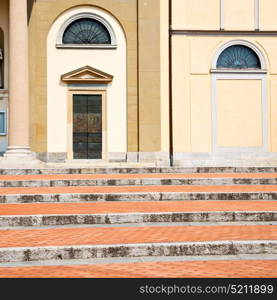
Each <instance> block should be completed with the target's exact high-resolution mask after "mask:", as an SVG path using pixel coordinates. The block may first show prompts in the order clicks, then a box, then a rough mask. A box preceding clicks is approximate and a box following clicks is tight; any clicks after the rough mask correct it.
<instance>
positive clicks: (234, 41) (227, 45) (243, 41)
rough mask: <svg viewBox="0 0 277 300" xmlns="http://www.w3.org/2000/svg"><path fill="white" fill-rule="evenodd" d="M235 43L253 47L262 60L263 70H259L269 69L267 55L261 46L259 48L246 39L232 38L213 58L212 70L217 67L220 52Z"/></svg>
mask: <svg viewBox="0 0 277 300" xmlns="http://www.w3.org/2000/svg"><path fill="white" fill-rule="evenodd" d="M234 45H242V46H246V47H249V48H250V49H252V50H253V51H254V52H255V53H256V54H257V55H258V57H259V59H260V62H261V70H259V71H265V70H266V69H267V67H266V65H267V64H266V60H265V57H264V55H263V53H262V51H261V50H260V48H258V47H257V46H256V45H255V44H253V43H251V42H249V41H246V40H232V41H229V42H228V43H225V44H223V45H222V46H221V47H219V48H218V49H217V51H216V53H215V55H214V59H213V63H212V68H211V69H212V70H215V69H216V65H217V60H218V58H219V56H220V54H221V53H222V52H223V51H224V50H225V49H227V48H229V47H231V46H234ZM236 73H239V71H237V72H236Z"/></svg>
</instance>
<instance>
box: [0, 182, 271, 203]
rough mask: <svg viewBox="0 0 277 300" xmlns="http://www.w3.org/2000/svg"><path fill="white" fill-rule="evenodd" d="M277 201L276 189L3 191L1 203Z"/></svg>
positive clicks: (201, 188) (35, 189)
mask: <svg viewBox="0 0 277 300" xmlns="http://www.w3.org/2000/svg"><path fill="white" fill-rule="evenodd" d="M166 200H179V201H181V200H183V201H184V200H277V187H276V185H233V186H192V185H190V186H180V185H179V186H91V187H87V186H85V187H39V188H22V187H19V188H0V203H32V202H86V201H166Z"/></svg>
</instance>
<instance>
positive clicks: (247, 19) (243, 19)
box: [208, 0, 255, 30]
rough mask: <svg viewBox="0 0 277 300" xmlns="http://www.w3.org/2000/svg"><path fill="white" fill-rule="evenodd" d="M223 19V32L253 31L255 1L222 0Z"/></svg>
mask: <svg viewBox="0 0 277 300" xmlns="http://www.w3.org/2000/svg"><path fill="white" fill-rule="evenodd" d="M208 2H209V1H208ZM223 19H224V29H225V30H254V29H255V28H254V27H255V1H254V0H243V1H241V0H224V10H223Z"/></svg>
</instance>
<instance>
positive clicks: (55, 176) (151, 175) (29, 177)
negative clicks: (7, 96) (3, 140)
mask: <svg viewBox="0 0 277 300" xmlns="http://www.w3.org/2000/svg"><path fill="white" fill-rule="evenodd" d="M151 178H152V179H153V178H158V179H180V178H265V179H266V178H277V173H202V174H201V173H191V174H183V173H174V174H167V173H147V174H53V175H47V174H45V175H0V181H5V180H6V181H11V180H13V181H21V180H22V181H24V180H89V179H151Z"/></svg>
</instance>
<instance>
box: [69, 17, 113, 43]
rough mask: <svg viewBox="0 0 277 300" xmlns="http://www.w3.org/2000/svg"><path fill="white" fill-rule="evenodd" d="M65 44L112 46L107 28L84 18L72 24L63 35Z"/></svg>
mask: <svg viewBox="0 0 277 300" xmlns="http://www.w3.org/2000/svg"><path fill="white" fill-rule="evenodd" d="M63 43H64V44H88V45H91V44H111V36H110V34H109V32H108V30H107V28H106V27H105V26H104V25H103V24H102V23H101V22H99V21H97V20H94V19H90V18H83V19H78V20H76V21H74V22H72V23H71V24H70V25H69V26H68V27H67V28H66V30H65V32H64V35H63Z"/></svg>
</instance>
